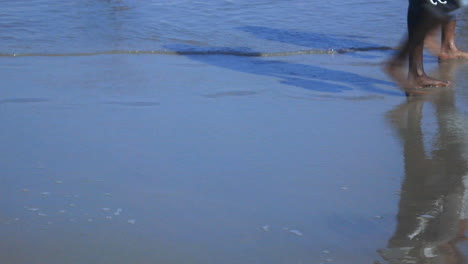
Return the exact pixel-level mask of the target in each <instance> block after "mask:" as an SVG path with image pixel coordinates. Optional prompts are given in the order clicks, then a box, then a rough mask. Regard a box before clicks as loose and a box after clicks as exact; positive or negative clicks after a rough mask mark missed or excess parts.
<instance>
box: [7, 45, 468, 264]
mask: <svg viewBox="0 0 468 264" xmlns="http://www.w3.org/2000/svg"><path fill="white" fill-rule="evenodd" d="M381 58H382V53H380V52H376V53H373V52H363V53H359V52H358V53H351V54H340V55H327V54H324V55H309V56H307V55H299V56H285V57H279V58H277V57H276V58H248V57H238V56H169V55H125V54H121V55H102V56H89V57H73V56H70V57H66V56H65V57H22V58H14V57H10V58H2V59H1V61H0V69H1V71H0V77H1V79H2V83H3V85H2V86H3V87H2V95H1V97H0V123H1V124H2V129H1V132H0V144H1V145H2V146H3V147H2V152H1V159H0V174H1V175H2V176H1V178H0V180H1V184H0V192H1V193H2V195H3V197H5V198H4V199H2V200H1V201H0V233H1V234H2V236H1V238H0V263H7V264H24V263H48V264H63V263H70V264H75V263H76V264H78V263H116V264H120V263H122V264H124V263H373V262H374V261H379V262H380V263H386V261H394V260H395V258H396V257H395V254H393V255H392V253H391V252H390V251H392V250H391V249H395V248H397V249H401V248H406V249H408V248H411V249H417V250H420V249H421V250H422V252H426V251H427V250H426V251H424V249H425V248H428V247H429V246H427V245H430V247H431V248H434V249H431V250H432V251H431V252H432V253H433V255H437V257H440V258H442V257H444V256H446V255H447V254H445V253H443V252H445V251H443V250H440V249H438V247H443V246H446V244H447V242H448V241H452V240H453V239H454V238H455V237H456V230H458V224H459V223H461V222H460V219H462V217H461V216H460V211H462V210H461V209H460V208H462V206H463V200H464V198H463V195H464V187H463V186H464V185H463V183H462V182H463V177H464V176H465V175H466V174H467V173H466V170H467V167H466V165H467V164H466V161H467V151H466V147H465V146H466V143H467V137H466V135H467V134H466V130H464V127H465V128H466V113H467V107H466V105H467V104H466V102H467V100H468V90H467V89H468V87H467V86H468V82H467V81H466V79H465V78H464V76H466V75H467V72H468V64H466V63H458V62H449V63H444V64H442V65H441V66H440V67H439V65H438V64H437V62H435V60H433V59H432V60H429V61H428V62H427V68H428V70H429V71H430V72H432V74H433V75H435V76H442V77H445V78H451V79H453V80H454V82H455V86H454V87H452V88H447V89H442V90H441V91H440V92H437V93H434V94H432V95H429V96H428V97H427V98H419V99H412V100H409V101H408V100H407V99H406V98H405V97H404V95H403V93H402V92H400V91H399V90H398V89H397V88H396V87H395V86H394V85H393V84H392V83H391V82H389V79H388V78H387V77H386V76H385V75H384V73H382V72H381V70H380V65H379V63H380V61H381ZM447 197H449V198H447ZM437 203H439V204H443V205H444V206H442V208H449V209H442V210H439V211H437V210H436V211H434V210H432V209H433V208H432V207H431V205H434V204H437ZM439 207H440V206H439ZM439 207H438V208H439ZM431 210H432V211H431ZM431 212H432V213H431ZM421 217H423V218H424V217H426V218H427V219H428V220H427V221H426V222H427V223H429V224H427V225H422V224H421V221H422V220H420V218H421ZM418 219H419V220H418ZM418 221H419V222H418ZM423 222H424V221H423ZM433 222H434V223H435V222H437V223H442V224H439V225H437V224H430V223H433ZM418 230H419V231H418ZM418 232H419V233H418ZM426 234H436V235H432V236H431V235H426ZM437 234H442V235H437ZM408 237H411V238H414V239H408ZM457 245H458V247H459V248H460V252H461V253H462V254H463V253H468V248H467V246H468V244H466V243H464V242H460V243H458V244H457ZM436 249H438V250H439V251H437V250H436ZM396 251H398V250H393V251H392V252H396ZM401 251H403V250H400V252H401ZM414 251H416V250H414ZM379 252H380V253H379ZM389 252H390V253H389ZM418 252H419V251H418ZM437 252H439V253H437ZM440 252H442V253H440ZM411 254H413V253H411ZM411 254H409V255H411ZM414 254H416V253H414ZM418 254H419V253H418ZM444 254H445V255H444ZM396 255H398V254H396ZM400 255H401V254H400ZM416 255H417V254H416ZM418 257H419V258H420V259H421V260H422V259H424V258H425V257H426V258H427V255H424V254H422V255H421V254H420V255H417V257H416V258H418ZM384 258H385V259H386V260H385V259H384ZM432 258H433V257H432ZM393 263H398V262H393Z"/></svg>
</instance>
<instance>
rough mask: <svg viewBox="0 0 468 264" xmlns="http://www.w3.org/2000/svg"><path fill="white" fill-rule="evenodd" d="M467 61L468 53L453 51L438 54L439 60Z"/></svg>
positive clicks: (443, 51)
mask: <svg viewBox="0 0 468 264" xmlns="http://www.w3.org/2000/svg"><path fill="white" fill-rule="evenodd" d="M458 59H468V52H465V51H461V50H459V49H454V50H442V51H441V52H440V53H439V60H458Z"/></svg>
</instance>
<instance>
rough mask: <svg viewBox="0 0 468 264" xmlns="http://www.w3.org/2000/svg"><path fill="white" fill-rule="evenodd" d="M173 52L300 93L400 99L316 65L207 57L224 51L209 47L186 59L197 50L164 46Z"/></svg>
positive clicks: (374, 82) (373, 83) (367, 81)
mask: <svg viewBox="0 0 468 264" xmlns="http://www.w3.org/2000/svg"><path fill="white" fill-rule="evenodd" d="M166 48H167V49H170V50H172V51H175V52H180V54H181V55H184V56H186V57H188V58H190V59H192V60H195V61H199V62H202V63H206V64H210V65H214V66H217V67H222V68H227V69H230V70H234V71H239V72H245V73H250V74H257V75H264V76H270V77H275V78H277V79H279V82H280V83H282V84H286V85H292V86H296V87H300V88H303V89H307V90H311V91H317V92H326V93H341V92H346V91H351V90H355V89H357V90H362V91H366V92H369V93H375V94H382V95H394V96H402V95H403V94H402V93H401V92H400V91H397V90H396V89H395V90H391V89H392V88H389V89H385V88H382V87H379V86H390V87H392V86H394V85H393V83H391V82H388V81H383V80H379V79H374V78H369V77H365V76H362V75H359V74H355V73H351V72H346V71H340V70H332V69H327V68H324V67H320V66H317V65H308V64H297V63H290V62H286V61H281V60H271V59H265V58H262V57H255V56H239V55H209V53H210V52H209V51H210V49H212V50H214V51H219V50H225V48H218V47H212V48H210V49H204V50H205V51H207V54H202V55H190V54H187V53H189V52H190V51H193V50H197V49H198V48H199V47H197V46H190V45H171V46H166ZM227 50H242V51H244V52H246V54H253V53H254V52H253V51H251V50H249V49H246V48H227Z"/></svg>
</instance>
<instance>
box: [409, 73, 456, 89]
mask: <svg viewBox="0 0 468 264" xmlns="http://www.w3.org/2000/svg"><path fill="white" fill-rule="evenodd" d="M409 81H410V83H411V84H412V87H413V88H427V87H447V86H449V85H450V82H449V81H442V80H437V79H434V78H431V77H429V76H427V75H422V76H410V77H409Z"/></svg>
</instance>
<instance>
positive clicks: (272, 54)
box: [0, 46, 394, 57]
mask: <svg viewBox="0 0 468 264" xmlns="http://www.w3.org/2000/svg"><path fill="white" fill-rule="evenodd" d="M388 50H394V48H392V47H382V46H376V47H362V48H342V49H310V50H297V51H283V52H255V51H246V50H236V49H228V48H227V49H210V48H207V49H191V50H180V51H177V50H173V51H168V50H110V51H98V52H72V53H0V57H83V56H99V55H124V54H127V55H182V56H187V55H190V56H192V55H226V56H239V57H281V56H297V55H319V54H346V53H354V52H367V51H388Z"/></svg>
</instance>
